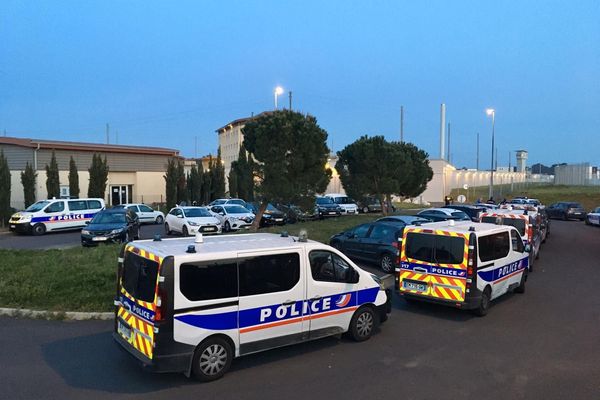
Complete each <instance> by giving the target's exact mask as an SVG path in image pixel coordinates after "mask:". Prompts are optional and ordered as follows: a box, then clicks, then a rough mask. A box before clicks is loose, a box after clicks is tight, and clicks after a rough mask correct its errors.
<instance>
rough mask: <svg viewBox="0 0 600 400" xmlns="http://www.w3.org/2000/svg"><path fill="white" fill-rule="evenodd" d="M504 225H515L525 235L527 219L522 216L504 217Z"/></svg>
mask: <svg viewBox="0 0 600 400" xmlns="http://www.w3.org/2000/svg"><path fill="white" fill-rule="evenodd" d="M503 224H504V225H508V226H514V227H515V228H517V230H518V231H519V234H520V235H521V236H525V220H524V219H520V218H504V222H503Z"/></svg>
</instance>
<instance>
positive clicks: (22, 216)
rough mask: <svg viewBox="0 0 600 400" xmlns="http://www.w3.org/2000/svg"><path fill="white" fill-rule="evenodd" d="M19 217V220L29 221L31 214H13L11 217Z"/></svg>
mask: <svg viewBox="0 0 600 400" xmlns="http://www.w3.org/2000/svg"><path fill="white" fill-rule="evenodd" d="M19 217H21V219H19V222H30V221H31V215H18V214H16V215H13V218H19Z"/></svg>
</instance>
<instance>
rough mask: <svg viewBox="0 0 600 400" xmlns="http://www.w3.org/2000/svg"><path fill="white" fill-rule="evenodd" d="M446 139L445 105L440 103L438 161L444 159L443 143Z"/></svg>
mask: <svg viewBox="0 0 600 400" xmlns="http://www.w3.org/2000/svg"><path fill="white" fill-rule="evenodd" d="M445 139H446V105H445V104H444V103H442V106H441V108H440V159H442V160H444V159H445V158H446V152H445V150H446V149H445V148H446V146H445V144H444V141H445Z"/></svg>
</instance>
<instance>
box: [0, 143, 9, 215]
mask: <svg viewBox="0 0 600 400" xmlns="http://www.w3.org/2000/svg"><path fill="white" fill-rule="evenodd" d="M0 188H2V190H0V225H2V226H4V225H5V224H6V223H7V222H8V219H9V218H10V214H11V209H10V168H9V166H8V160H7V159H6V157H4V151H3V150H2V149H0Z"/></svg>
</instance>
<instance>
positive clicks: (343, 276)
mask: <svg viewBox="0 0 600 400" xmlns="http://www.w3.org/2000/svg"><path fill="white" fill-rule="evenodd" d="M309 258H310V270H311V272H312V277H313V279H314V280H315V281H319V282H343V283H346V282H348V276H349V273H350V270H351V269H352V267H351V266H350V265H348V263H347V262H346V261H344V259H342V258H341V257H339V256H337V255H336V254H333V253H331V252H329V251H325V250H315V251H311V252H310V256H309Z"/></svg>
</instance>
